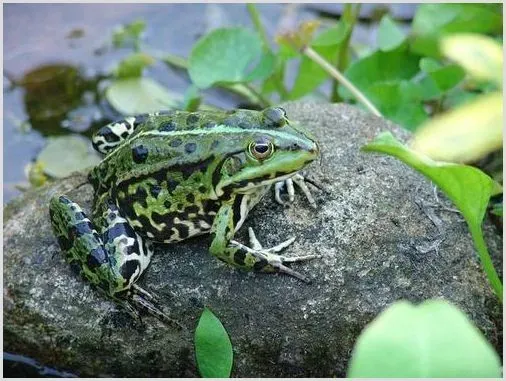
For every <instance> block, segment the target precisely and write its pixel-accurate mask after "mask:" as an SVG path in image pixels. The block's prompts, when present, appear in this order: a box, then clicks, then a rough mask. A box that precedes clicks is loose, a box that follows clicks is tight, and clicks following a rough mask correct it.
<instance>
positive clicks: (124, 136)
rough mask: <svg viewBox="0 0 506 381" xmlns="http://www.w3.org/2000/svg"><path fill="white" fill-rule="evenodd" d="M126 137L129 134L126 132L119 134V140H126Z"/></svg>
mask: <svg viewBox="0 0 506 381" xmlns="http://www.w3.org/2000/svg"><path fill="white" fill-rule="evenodd" d="M128 135H130V134H129V133H128V131H125V132H123V133H122V134H121V138H122V139H126V138H127V137H128Z"/></svg>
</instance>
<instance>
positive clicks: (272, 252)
mask: <svg viewBox="0 0 506 381" xmlns="http://www.w3.org/2000/svg"><path fill="white" fill-rule="evenodd" d="M248 233H249V239H250V245H251V247H248V246H245V245H243V244H241V243H239V242H237V241H235V240H231V241H230V243H231V244H232V245H234V246H236V247H237V248H239V249H241V250H244V251H245V252H247V253H249V254H251V255H252V256H253V257H254V258H255V259H256V260H257V261H258V262H257V263H255V269H256V270H259V271H265V272H280V273H285V274H288V275H291V276H293V277H295V278H297V279H300V280H302V281H304V282H309V278H308V277H306V276H305V275H302V274H301V273H299V272H297V271H295V270H292V269H291V268H289V267H287V266H285V264H287V263H294V262H302V261H307V260H310V259H314V258H320V256H319V255H303V256H299V257H285V256H282V255H278V254H276V253H279V252H280V251H282V250H284V249H286V248H287V247H288V246H290V245H291V244H292V243H293V242H294V241H295V237H292V238H290V239H287V240H286V241H284V242H281V243H280V244H278V245H276V246H273V247H271V248H268V249H265V248H263V247H262V245H261V244H260V242H259V241H258V239H257V238H256V236H255V232H254V231H253V229H252V228H248Z"/></svg>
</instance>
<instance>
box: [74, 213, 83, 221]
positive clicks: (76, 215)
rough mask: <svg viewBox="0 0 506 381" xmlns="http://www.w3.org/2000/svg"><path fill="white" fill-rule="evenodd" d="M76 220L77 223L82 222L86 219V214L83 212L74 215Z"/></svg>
mask: <svg viewBox="0 0 506 381" xmlns="http://www.w3.org/2000/svg"><path fill="white" fill-rule="evenodd" d="M74 218H75V219H76V220H77V221H82V220H84V219H85V218H86V214H84V213H83V212H76V214H74Z"/></svg>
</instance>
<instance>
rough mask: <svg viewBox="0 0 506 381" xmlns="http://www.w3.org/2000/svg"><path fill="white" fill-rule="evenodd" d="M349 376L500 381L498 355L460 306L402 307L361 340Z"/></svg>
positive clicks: (430, 303) (377, 322)
mask: <svg viewBox="0 0 506 381" xmlns="http://www.w3.org/2000/svg"><path fill="white" fill-rule="evenodd" d="M348 376H349V377H353V378H355V377H360V378H362V377H363V378H384V377H385V378H386V377H387V378H394V377H402V378H407V377H413V378H415V377H417V378H418V377H423V378H430V377H452V378H457V377H465V378H474V377H501V363H500V361H499V356H498V355H497V354H496V353H495V351H494V349H493V348H492V346H491V345H490V344H489V343H488V342H487V341H486V339H485V338H484V337H483V335H482V334H481V332H480V331H479V330H478V329H477V328H476V327H474V326H473V324H472V323H471V322H470V321H469V320H468V319H467V317H466V316H465V315H464V314H463V313H462V312H461V311H460V310H459V309H457V308H456V307H454V306H452V305H450V304H449V303H446V302H444V301H436V300H432V301H427V302H424V303H422V304H421V305H419V306H413V305H412V304H410V303H408V302H398V303H395V304H394V305H392V306H391V307H389V308H388V309H387V310H386V311H384V312H382V313H381V314H380V315H379V316H378V317H377V318H376V319H375V320H374V321H373V322H372V323H371V324H370V325H369V326H368V327H367V328H366V329H365V330H364V331H363V332H362V334H361V335H360V337H359V338H358V341H357V344H356V346H355V348H354V351H353V355H352V359H351V362H350V367H349V371H348Z"/></svg>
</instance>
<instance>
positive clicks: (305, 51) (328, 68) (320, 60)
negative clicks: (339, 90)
mask: <svg viewBox="0 0 506 381" xmlns="http://www.w3.org/2000/svg"><path fill="white" fill-rule="evenodd" d="M302 53H303V54H305V55H306V56H307V57H309V58H310V59H312V60H313V61H314V62H316V63H317V64H318V65H320V66H321V67H322V68H323V70H325V71H326V72H327V73H329V74H330V75H331V76H332V77H333V78H335V79H336V80H337V81H339V82H340V83H341V84H342V85H343V86H344V87H346V88H347V89H348V90H349V91H350V92H351V93H352V94H353V95H354V96H355V98H356V99H357V100H358V101H359V102H360V103H362V104H363V105H364V106H365V107H367V109H368V110H369V111H371V112H372V113H373V114H374V115H376V116H382V115H381V113H380V112H379V111H378V109H377V108H376V107H375V106H374V105H373V104H372V103H371V101H370V100H369V99H367V97H366V96H365V95H364V94H363V93H362V92H361V91H360V90H359V89H357V88H356V87H355V85H353V83H351V82H350V81H348V79H347V78H346V77H345V76H344V75H342V74H341V72H339V71H338V70H337V69H336V68H335V67H333V66H332V65H331V64H330V63H329V62H328V61H326V60H325V58H323V57H322V56H320V55H319V54H318V53H316V52H315V51H314V50H313V49H312V48H311V47H310V46H306V47H305V48H304V49H302Z"/></svg>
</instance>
